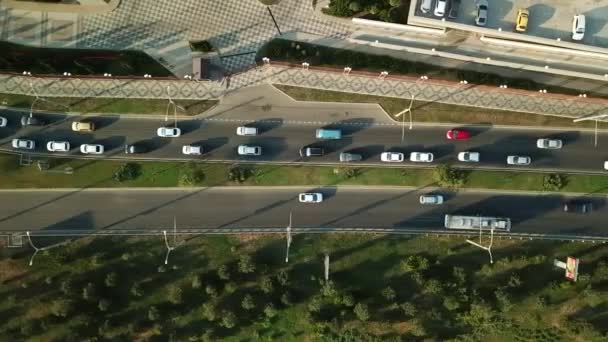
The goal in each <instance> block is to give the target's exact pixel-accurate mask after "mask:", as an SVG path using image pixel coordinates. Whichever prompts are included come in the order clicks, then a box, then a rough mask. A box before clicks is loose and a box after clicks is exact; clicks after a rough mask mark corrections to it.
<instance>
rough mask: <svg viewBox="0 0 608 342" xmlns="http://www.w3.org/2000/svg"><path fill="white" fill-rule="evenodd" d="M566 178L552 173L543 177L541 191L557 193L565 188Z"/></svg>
mask: <svg viewBox="0 0 608 342" xmlns="http://www.w3.org/2000/svg"><path fill="white" fill-rule="evenodd" d="M567 181H568V180H567V178H566V176H564V175H562V174H559V173H552V174H550V175H546V176H545V177H543V190H545V191H559V190H561V188H563V187H564V186H566V183H567Z"/></svg>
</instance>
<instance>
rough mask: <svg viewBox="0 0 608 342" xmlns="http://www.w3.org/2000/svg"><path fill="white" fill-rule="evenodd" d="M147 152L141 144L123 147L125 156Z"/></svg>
mask: <svg viewBox="0 0 608 342" xmlns="http://www.w3.org/2000/svg"><path fill="white" fill-rule="evenodd" d="M147 151H148V149H147V148H146V146H144V145H143V144H139V143H135V144H131V145H128V144H127V145H125V153H126V154H135V153H146V152H147Z"/></svg>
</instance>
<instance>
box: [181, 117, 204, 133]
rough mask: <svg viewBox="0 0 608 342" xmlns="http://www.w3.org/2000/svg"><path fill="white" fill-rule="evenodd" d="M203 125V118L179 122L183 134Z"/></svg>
mask: <svg viewBox="0 0 608 342" xmlns="http://www.w3.org/2000/svg"><path fill="white" fill-rule="evenodd" d="M201 125H202V122H201V120H183V121H179V122H178V124H177V127H179V128H180V129H181V131H182V136H183V135H186V134H188V133H191V132H194V131H196V130H197V129H199V128H201Z"/></svg>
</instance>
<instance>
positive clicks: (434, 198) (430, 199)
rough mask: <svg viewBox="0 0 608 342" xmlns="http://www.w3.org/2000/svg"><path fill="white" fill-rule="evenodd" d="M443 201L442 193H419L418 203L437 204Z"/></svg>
mask: <svg viewBox="0 0 608 342" xmlns="http://www.w3.org/2000/svg"><path fill="white" fill-rule="evenodd" d="M441 203H443V196H442V195H421V196H420V204H435V205H439V204H441Z"/></svg>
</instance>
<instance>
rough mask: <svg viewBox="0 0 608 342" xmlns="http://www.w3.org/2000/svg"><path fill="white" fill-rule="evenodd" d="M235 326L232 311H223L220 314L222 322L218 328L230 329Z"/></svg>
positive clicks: (234, 317)
mask: <svg viewBox="0 0 608 342" xmlns="http://www.w3.org/2000/svg"><path fill="white" fill-rule="evenodd" d="M235 325H236V316H235V315H234V313H233V312H232V311H228V310H225V311H223V312H222V320H221V322H220V326H222V327H224V328H226V329H231V328H234V326H235Z"/></svg>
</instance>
